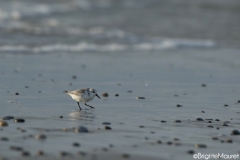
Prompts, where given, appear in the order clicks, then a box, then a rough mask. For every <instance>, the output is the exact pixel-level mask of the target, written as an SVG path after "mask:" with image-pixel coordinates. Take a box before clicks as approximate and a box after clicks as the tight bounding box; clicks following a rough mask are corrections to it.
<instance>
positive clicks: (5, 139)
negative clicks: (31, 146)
mask: <svg viewBox="0 0 240 160" xmlns="http://www.w3.org/2000/svg"><path fill="white" fill-rule="evenodd" d="M0 140H1V141H8V140H9V139H8V138H7V137H2V138H0Z"/></svg>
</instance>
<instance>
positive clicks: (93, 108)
mask: <svg viewBox="0 0 240 160" xmlns="http://www.w3.org/2000/svg"><path fill="white" fill-rule="evenodd" d="M85 105H86V106H88V107H90V108H92V109H95V108H94V107H93V106H89V105H88V104H87V103H86V102H85Z"/></svg>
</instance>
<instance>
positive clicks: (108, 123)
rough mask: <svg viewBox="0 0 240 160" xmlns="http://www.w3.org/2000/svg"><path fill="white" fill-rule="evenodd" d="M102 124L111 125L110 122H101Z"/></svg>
mask: <svg viewBox="0 0 240 160" xmlns="http://www.w3.org/2000/svg"><path fill="white" fill-rule="evenodd" d="M102 124H103V125H111V123H110V122H103V123H102Z"/></svg>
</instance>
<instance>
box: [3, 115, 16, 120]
mask: <svg viewBox="0 0 240 160" xmlns="http://www.w3.org/2000/svg"><path fill="white" fill-rule="evenodd" d="M11 119H14V117H13V116H4V117H3V118H2V120H11Z"/></svg>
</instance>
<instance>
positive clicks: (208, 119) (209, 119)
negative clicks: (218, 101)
mask: <svg viewBox="0 0 240 160" xmlns="http://www.w3.org/2000/svg"><path fill="white" fill-rule="evenodd" d="M205 120H206V121H212V120H213V119H211V118H206V119H205Z"/></svg>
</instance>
